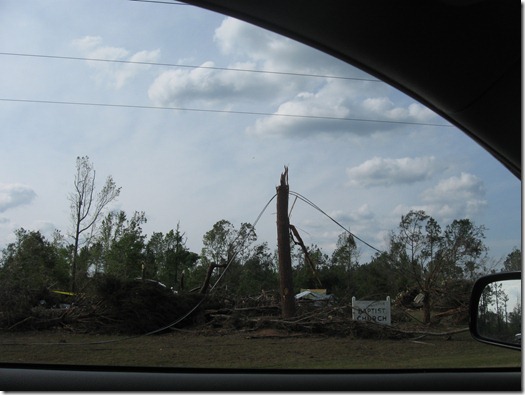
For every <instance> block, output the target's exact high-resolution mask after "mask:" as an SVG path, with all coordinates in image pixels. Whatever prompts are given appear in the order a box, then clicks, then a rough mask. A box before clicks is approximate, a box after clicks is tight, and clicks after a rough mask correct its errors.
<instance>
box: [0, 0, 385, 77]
mask: <svg viewBox="0 0 525 395" xmlns="http://www.w3.org/2000/svg"><path fill="white" fill-rule="evenodd" d="M132 1H137V0H132ZM0 55H1V56H14V57H16V56H18V57H28V58H41V59H57V60H79V61H85V62H104V63H120V64H134V65H138V66H141V65H142V66H161V67H172V68H177V67H178V68H189V69H206V70H217V71H232V72H242V73H257V74H276V75H285V76H294V77H308V78H325V79H338V80H348V81H365V82H379V83H383V81H381V80H378V79H374V78H363V77H344V76H338V75H326V74H308V73H295V72H289V71H273V70H257V69H243V68H234V67H217V66H204V65H200V66H197V65H190V64H181V63H159V62H145V61H137V60H121V59H102V58H88V57H80V56H60V55H42V54H31V53H21V52H0Z"/></svg>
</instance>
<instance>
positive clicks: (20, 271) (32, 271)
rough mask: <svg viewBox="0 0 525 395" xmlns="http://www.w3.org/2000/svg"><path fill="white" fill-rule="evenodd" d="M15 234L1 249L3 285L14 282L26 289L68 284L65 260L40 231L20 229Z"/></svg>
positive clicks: (0, 264)
mask: <svg viewBox="0 0 525 395" xmlns="http://www.w3.org/2000/svg"><path fill="white" fill-rule="evenodd" d="M15 236H16V241H15V242H13V243H10V244H8V245H7V247H6V248H5V249H4V250H3V251H2V258H1V260H0V267H1V271H0V277H1V280H2V281H3V282H4V281H5V283H4V285H5V284H6V283H10V284H16V285H18V286H21V287H24V288H27V289H38V288H42V287H57V288H62V287H65V286H67V283H68V281H69V273H68V271H69V269H68V267H67V262H66V261H65V260H64V259H63V256H61V252H60V251H59V250H58V249H57V248H56V246H55V245H53V244H52V243H50V242H49V241H48V240H46V238H45V237H44V236H43V235H42V234H41V233H40V232H39V231H28V230H25V229H23V228H20V229H18V230H16V231H15Z"/></svg>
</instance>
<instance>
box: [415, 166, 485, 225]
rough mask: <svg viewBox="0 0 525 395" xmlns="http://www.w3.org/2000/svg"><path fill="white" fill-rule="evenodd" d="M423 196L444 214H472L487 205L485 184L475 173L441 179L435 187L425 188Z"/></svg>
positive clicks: (425, 200)
mask: <svg viewBox="0 0 525 395" xmlns="http://www.w3.org/2000/svg"><path fill="white" fill-rule="evenodd" d="M421 197H422V199H423V201H424V202H425V203H427V204H432V205H433V206H434V211H435V210H436V208H437V209H438V210H439V212H441V213H442V214H441V215H443V216H467V217H469V216H471V215H473V214H476V213H478V212H480V211H481V210H482V209H484V208H485V206H486V205H487V201H486V200H485V185H484V183H483V181H482V180H481V179H480V178H478V177H476V176H475V175H473V174H469V173H465V172H462V173H461V175H460V176H458V177H457V176H453V177H450V178H447V179H444V180H441V181H440V182H439V183H438V184H437V185H436V186H435V187H432V188H429V189H427V190H425V191H424V192H423V193H422V194H421Z"/></svg>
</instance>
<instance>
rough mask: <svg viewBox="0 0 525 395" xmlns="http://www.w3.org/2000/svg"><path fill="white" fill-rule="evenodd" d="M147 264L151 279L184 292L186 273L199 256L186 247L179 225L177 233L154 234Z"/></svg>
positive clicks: (148, 250) (148, 248) (149, 244)
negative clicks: (156, 279)
mask: <svg viewBox="0 0 525 395" xmlns="http://www.w3.org/2000/svg"><path fill="white" fill-rule="evenodd" d="M146 250H147V256H148V259H147V262H148V267H150V268H151V269H150V273H151V274H150V275H149V276H150V277H151V278H155V276H157V278H158V280H159V281H161V282H162V283H164V284H166V285H167V286H168V287H170V288H173V289H174V290H178V291H183V290H184V271H185V270H188V269H190V268H191V267H192V266H193V265H194V264H195V262H196V261H197V259H198V258H199V255H198V254H196V253H194V252H191V251H189V249H188V248H187V247H186V239H185V237H184V233H182V232H181V231H180V226H179V224H177V228H176V230H175V231H173V229H172V230H170V231H169V232H168V233H166V235H164V234H163V233H162V232H154V233H153V234H152V235H151V238H150V240H149V241H148V244H147V246H146Z"/></svg>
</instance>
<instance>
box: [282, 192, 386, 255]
mask: <svg viewBox="0 0 525 395" xmlns="http://www.w3.org/2000/svg"><path fill="white" fill-rule="evenodd" d="M289 193H290V195H292V196H295V197H297V198H299V199H300V200H302V201H303V202H305V203H307V204H309V205H310V206H312V207H313V208H315V209H316V210H317V211H319V212H320V213H321V214H323V215H325V216H326V217H328V218H329V219H330V220H331V221H332V222H334V223H335V224H336V225H337V226H339V227H340V228H341V229H343V230H344V231H345V232H347V233H348V234H350V235H351V236H352V237H353V238H354V239H357V240H359V241H360V242H361V243H363V244H365V245H366V246H368V247H370V248H371V249H373V250H374V251H376V252H379V253H382V252H383V251H381V250H379V249H378V248H376V247H374V246H373V245H371V244H370V243H367V242H366V241H364V240H363V239H361V238H360V237H357V236H356V235H355V234H353V233H352V232H350V231H349V230H348V229H346V228H345V227H344V226H343V225H341V224H340V223H339V222H337V221H336V220H335V219H334V218H332V217H331V216H330V215H328V214H327V213H325V212H324V211H323V210H322V209H321V208H320V207H319V206H317V205H316V204H315V203H313V202H312V201H311V200H309V199H307V198H306V197H304V196H303V195H301V194H299V193H297V192H293V191H290V192H289Z"/></svg>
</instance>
